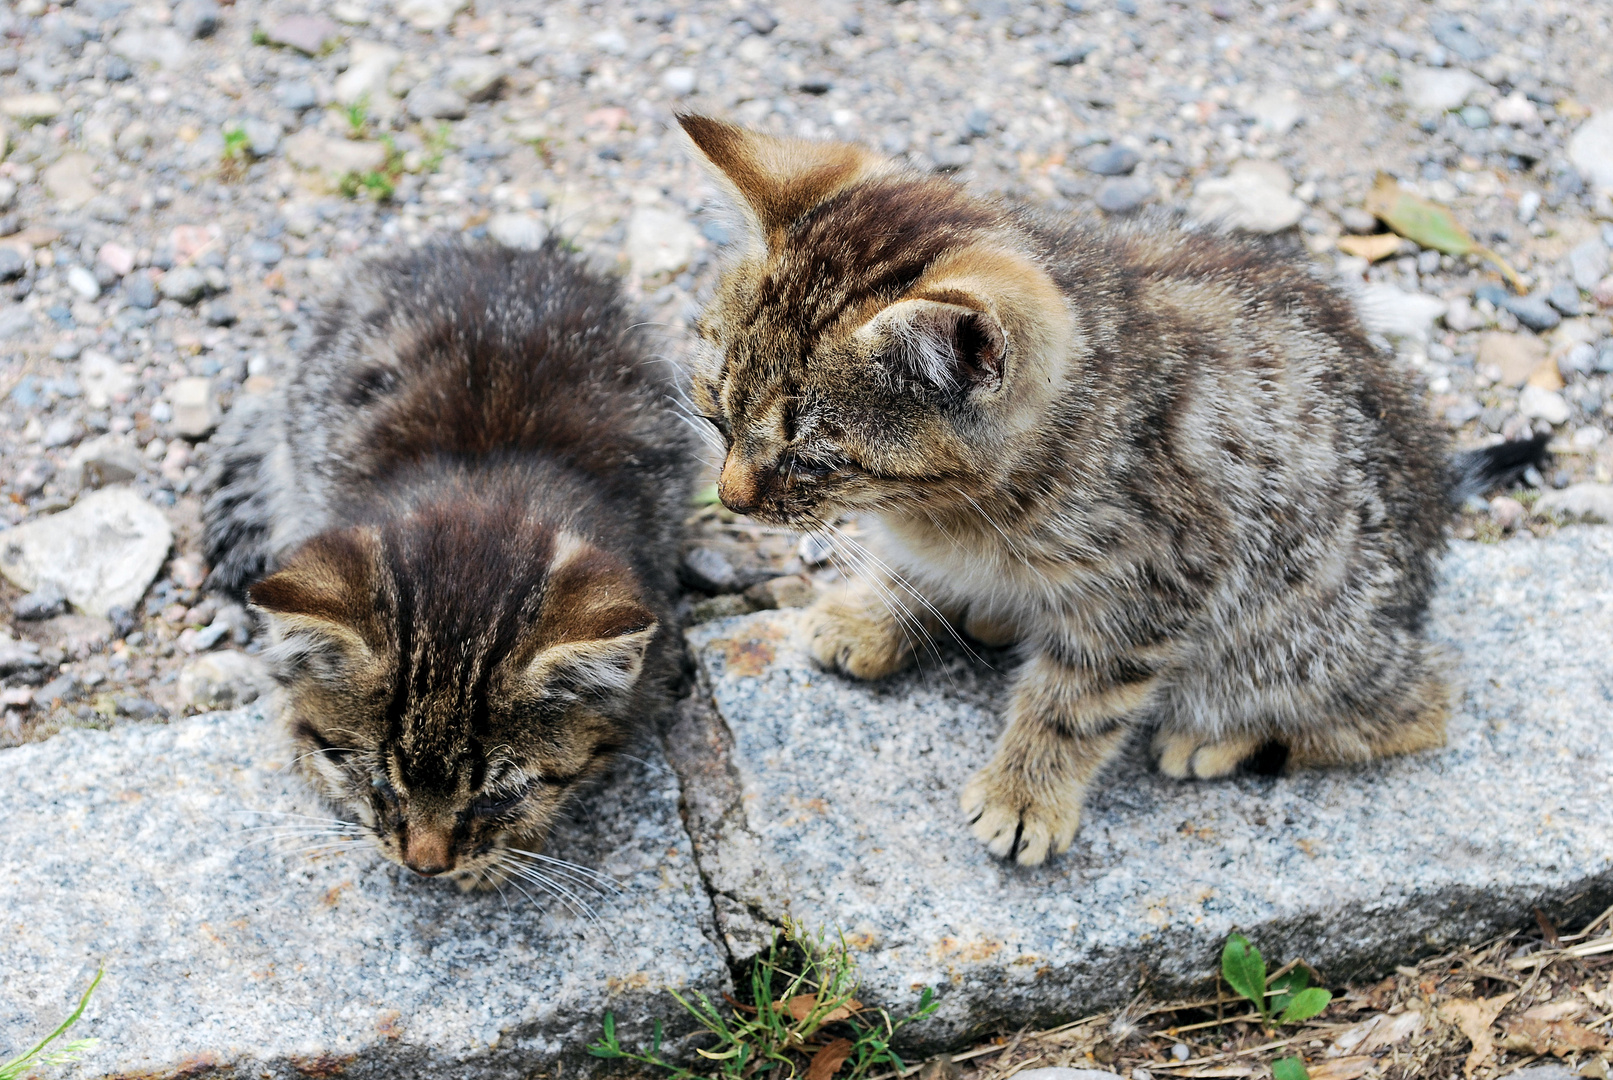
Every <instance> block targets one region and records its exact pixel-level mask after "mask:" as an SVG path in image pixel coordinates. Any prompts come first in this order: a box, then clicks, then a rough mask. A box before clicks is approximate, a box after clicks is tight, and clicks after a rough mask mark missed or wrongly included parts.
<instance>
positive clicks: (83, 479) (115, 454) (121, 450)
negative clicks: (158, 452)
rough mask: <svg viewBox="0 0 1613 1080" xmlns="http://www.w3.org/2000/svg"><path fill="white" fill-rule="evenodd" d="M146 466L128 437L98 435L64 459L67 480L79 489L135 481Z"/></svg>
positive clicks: (80, 445) (81, 444)
mask: <svg viewBox="0 0 1613 1080" xmlns="http://www.w3.org/2000/svg"><path fill="white" fill-rule="evenodd" d="M145 465H146V463H145V459H144V458H143V457H142V456H141V454H140V451H139V450H138V449H136V448H135V445H134V443H132V442H130V441H129V438H128V436H126V435H118V434H115V433H114V434H107V435H100V436H97V437H96V438H93V439H91V440H89V441H88V442H84V443H80V444H79V446H78V448H77V449H75V450H74V451H73V454H72V456H71V457H69V458H68V459H67V480H68V482H69V483H72V484H76V485H77V486H78V487H79V488H81V489H88V488H100V487H108V486H110V485H112V484H122V483H126V482H127V481H130V480H133V479H135V478H136V477H138V476H139V475H140V474H141V473H142V472H144V471H145Z"/></svg>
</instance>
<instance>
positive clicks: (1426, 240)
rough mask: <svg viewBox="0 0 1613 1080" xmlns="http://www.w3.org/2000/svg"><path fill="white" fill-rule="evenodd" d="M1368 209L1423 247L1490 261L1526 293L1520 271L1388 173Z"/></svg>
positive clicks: (1381, 175)
mask: <svg viewBox="0 0 1613 1080" xmlns="http://www.w3.org/2000/svg"><path fill="white" fill-rule="evenodd" d="M1364 205H1365V207H1366V210H1367V212H1368V213H1370V214H1372V215H1373V216H1374V217H1376V218H1378V219H1379V220H1380V221H1382V222H1383V223H1384V224H1385V225H1387V226H1389V227H1390V228H1391V229H1393V230H1394V231H1395V232H1397V233H1399V234H1400V235H1401V236H1404V237H1405V238H1406V239H1408V240H1413V241H1415V242H1416V243H1417V244H1418V246H1420V247H1425V248H1433V249H1434V250H1435V251H1442V252H1444V253H1445V254H1447V255H1478V256H1481V257H1482V258H1485V259H1488V260H1490V261H1491V262H1492V263H1494V264H1495V266H1496V269H1498V270H1500V271H1501V276H1502V277H1504V278H1506V279H1507V283H1508V284H1510V285H1511V286H1512V287H1513V288H1514V289H1516V290H1517V291H1518V292H1523V291H1525V290H1524V288H1523V283H1522V282H1521V281H1520V280H1519V279H1518V273H1517V271H1516V270H1514V269H1512V267H1511V266H1509V265H1508V264H1507V261H1506V260H1505V259H1503V258H1501V256H1499V255H1497V254H1496V253H1495V252H1493V251H1491V250H1490V249H1489V248H1487V247H1483V246H1481V245H1480V244H1479V242H1478V241H1477V240H1474V239H1473V237H1472V236H1471V235H1470V234H1469V233H1468V231H1467V230H1466V229H1464V228H1462V226H1461V224H1460V223H1459V222H1457V220H1456V218H1455V217H1454V216H1453V215H1452V214H1451V212H1450V211H1449V210H1447V209H1445V208H1444V207H1443V206H1441V205H1439V204H1438V203H1434V202H1429V201H1428V200H1427V199H1424V198H1420V197H1419V196H1416V195H1413V194H1412V193H1411V192H1409V191H1407V190H1406V189H1405V188H1403V187H1401V186H1400V185H1399V184H1397V183H1396V182H1395V178H1394V177H1392V176H1390V175H1389V174H1388V173H1379V174H1378V182H1377V183H1376V184H1374V185H1373V187H1372V190H1371V191H1369V192H1367V197H1366V202H1365V203H1364Z"/></svg>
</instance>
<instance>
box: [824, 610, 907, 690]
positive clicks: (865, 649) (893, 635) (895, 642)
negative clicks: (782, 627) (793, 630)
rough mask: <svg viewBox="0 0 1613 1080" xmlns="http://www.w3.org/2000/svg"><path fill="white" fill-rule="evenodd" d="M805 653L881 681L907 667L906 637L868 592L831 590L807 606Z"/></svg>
mask: <svg viewBox="0 0 1613 1080" xmlns="http://www.w3.org/2000/svg"><path fill="white" fill-rule="evenodd" d="M805 636H806V647H807V651H808V652H810V653H811V654H812V658H813V659H814V660H816V661H817V662H818V663H820V664H822V665H823V666H824V667H826V668H828V669H830V670H831V671H839V672H843V673H845V674H847V675H850V676H851V677H852V678H855V679H883V678H884V677H885V676H887V675H890V674H892V673H894V672H896V671H900V670H901V669H902V668H904V667H906V666H907V662H908V660H909V659H910V658H911V657H912V655H913V653H912V648H911V647H910V646H909V644H908V640H907V635H906V634H904V633H903V632H902V629H901V627H900V626H898V625H897V623H896V620H895V619H894V618H892V617H891V614H890V612H889V611H888V610H886V609H885V607H884V606H883V605H882V604H880V603H879V601H878V600H877V599H875V598H874V597H872V596H867V595H858V594H857V593H844V592H842V593H836V594H831V595H830V596H827V597H825V598H824V599H822V600H820V601H818V602H817V603H816V604H814V605H812V607H811V608H809V609H807V614H806V621H805Z"/></svg>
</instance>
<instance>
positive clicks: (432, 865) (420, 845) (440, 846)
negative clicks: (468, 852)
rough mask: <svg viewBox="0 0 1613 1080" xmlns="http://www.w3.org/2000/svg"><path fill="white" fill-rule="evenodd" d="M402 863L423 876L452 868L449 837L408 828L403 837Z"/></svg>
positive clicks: (434, 874) (452, 861)
mask: <svg viewBox="0 0 1613 1080" xmlns="http://www.w3.org/2000/svg"><path fill="white" fill-rule="evenodd" d="M403 865H404V866H407V867H408V868H409V869H410V870H413V871H414V872H415V873H417V874H420V875H422V876H423V877H435V876H437V875H438V874H445V873H447V872H448V871H450V870H452V869H453V868H454V856H453V852H452V850H451V849H450V841H449V837H448V836H446V835H444V834H442V833H433V832H426V831H421V830H415V829H410V830H408V832H407V833H406V834H405V835H404V839H403Z"/></svg>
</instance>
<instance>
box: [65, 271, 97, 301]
mask: <svg viewBox="0 0 1613 1080" xmlns="http://www.w3.org/2000/svg"><path fill="white" fill-rule="evenodd" d="M67 287H68V288H69V289H72V290H73V291H74V292H75V293H77V294H78V295H80V296H82V297H83V298H84V299H86V300H94V299H95V298H96V297H98V296H100V295H101V283H100V282H99V281H96V280H95V275H94V274H92V273H90V272H89V271H88V270H86V269H85V268H84V267H82V266H75V267H73V268H72V269H71V270H69V271H67Z"/></svg>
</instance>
